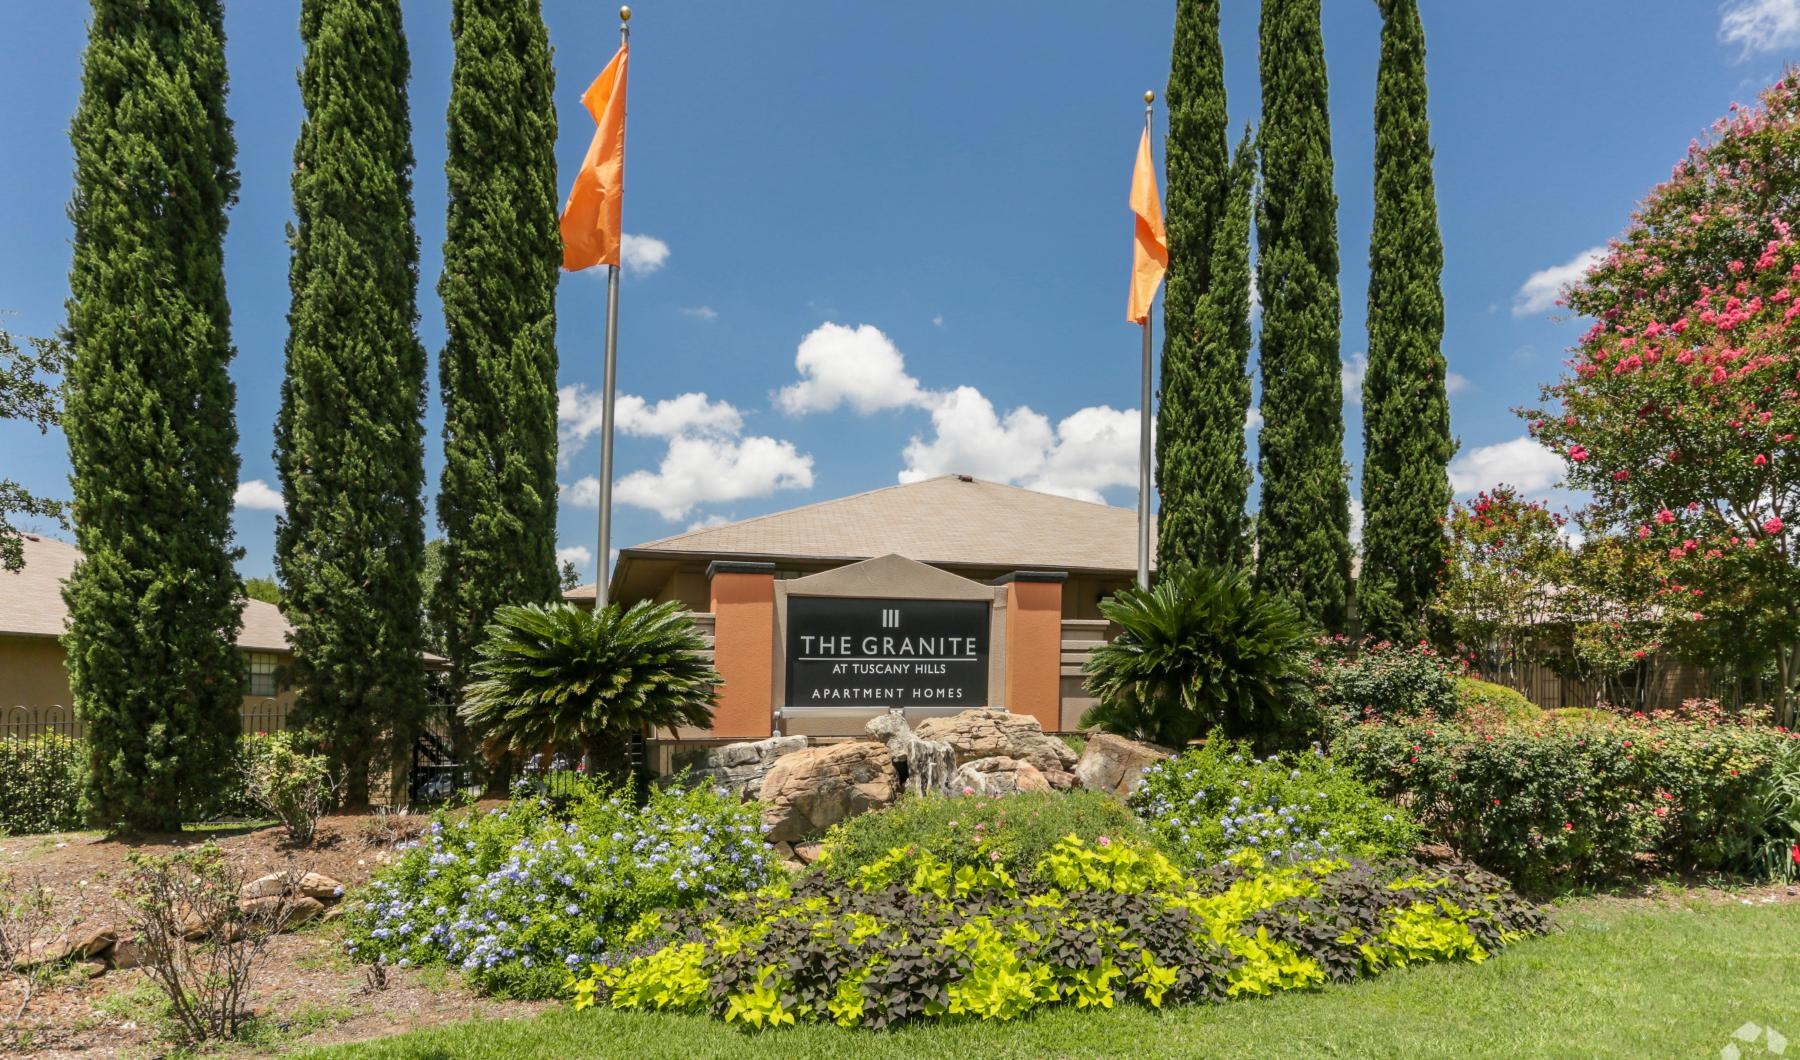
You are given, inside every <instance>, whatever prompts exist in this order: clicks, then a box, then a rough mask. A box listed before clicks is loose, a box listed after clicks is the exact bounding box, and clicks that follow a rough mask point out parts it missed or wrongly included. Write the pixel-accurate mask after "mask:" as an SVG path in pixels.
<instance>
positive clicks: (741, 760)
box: [659, 736, 806, 798]
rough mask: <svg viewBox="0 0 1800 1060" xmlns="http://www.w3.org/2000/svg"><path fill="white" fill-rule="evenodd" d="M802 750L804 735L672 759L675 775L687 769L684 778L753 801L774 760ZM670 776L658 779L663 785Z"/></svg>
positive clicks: (687, 753) (692, 752)
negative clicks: (714, 786)
mask: <svg viewBox="0 0 1800 1060" xmlns="http://www.w3.org/2000/svg"><path fill="white" fill-rule="evenodd" d="M804 750H806V737H804V736H771V737H769V738H768V739H766V740H757V741H755V742H753V743H728V744H725V745H724V746H722V747H701V748H695V749H693V750H688V751H683V752H681V753H680V754H677V755H676V756H675V762H674V766H675V772H677V773H679V772H680V771H681V770H682V769H687V770H689V773H688V776H689V777H691V778H692V779H694V780H696V781H706V782H710V783H713V784H718V785H721V786H723V787H726V788H729V789H730V790H731V791H732V792H733V793H734V794H736V795H739V796H742V797H744V798H754V797H755V796H756V793H757V792H758V791H761V790H762V783H763V779H764V778H766V777H767V776H768V775H769V770H770V769H771V768H772V767H773V766H774V765H775V763H776V761H777V760H778V759H780V758H782V757H783V756H784V755H790V754H793V753H794V752H795V751H804ZM671 779H673V778H672V776H671V777H663V778H659V782H662V783H667V782H668V781H669V780H671Z"/></svg>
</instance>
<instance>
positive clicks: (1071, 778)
mask: <svg viewBox="0 0 1800 1060" xmlns="http://www.w3.org/2000/svg"><path fill="white" fill-rule="evenodd" d="M1042 772H1043V774H1044V779H1045V780H1048V781H1049V782H1050V787H1051V789H1052V790H1055V791H1068V790H1069V789H1071V788H1078V787H1080V786H1081V778H1079V777H1077V776H1076V775H1075V774H1073V773H1070V772H1068V771H1067V770H1062V769H1045V770H1042Z"/></svg>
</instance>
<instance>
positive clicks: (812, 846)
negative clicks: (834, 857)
mask: <svg viewBox="0 0 1800 1060" xmlns="http://www.w3.org/2000/svg"><path fill="white" fill-rule="evenodd" d="M824 856H825V848H824V847H823V846H821V845H820V844H818V843H795V844H794V858H795V859H796V860H798V861H799V862H800V863H801V864H802V865H811V864H812V863H813V862H815V861H817V860H819V859H820V858H822V857H824Z"/></svg>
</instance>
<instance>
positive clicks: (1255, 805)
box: [1131, 733, 1419, 869]
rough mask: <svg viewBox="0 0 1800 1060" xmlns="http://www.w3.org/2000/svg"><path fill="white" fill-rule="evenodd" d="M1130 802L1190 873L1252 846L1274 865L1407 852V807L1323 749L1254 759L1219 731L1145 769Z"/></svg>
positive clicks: (1413, 835)
mask: <svg viewBox="0 0 1800 1060" xmlns="http://www.w3.org/2000/svg"><path fill="white" fill-rule="evenodd" d="M1131 805H1132V807H1133V808H1135V809H1136V810H1137V812H1138V814H1139V815H1140V816H1141V817H1142V818H1143V819H1144V821H1145V823H1146V827H1148V828H1149V829H1150V831H1151V833H1152V834H1153V835H1154V836H1155V837H1156V841H1157V843H1158V845H1159V846H1160V847H1161V848H1162V849H1163V850H1164V851H1166V852H1168V854H1169V855H1170V857H1172V858H1173V859H1174V860H1175V862H1176V863H1177V864H1178V865H1180V866H1182V867H1183V868H1186V869H1205V868H1209V867H1211V866H1214V865H1218V864H1220V863H1221V862H1225V861H1229V860H1230V859H1232V858H1234V857H1237V856H1238V855H1240V854H1243V853H1246V852H1254V853H1256V854H1257V855H1259V856H1260V857H1262V858H1264V859H1266V860H1267V861H1268V862H1269V863H1270V864H1273V865H1291V864H1299V863H1301V862H1307V861H1312V860H1315V859H1318V858H1336V857H1352V858H1363V859H1374V860H1379V859H1382V858H1391V857H1399V856H1402V855H1405V854H1407V853H1408V852H1410V851H1411V850H1412V848H1413V845H1414V844H1415V843H1416V842H1417V841H1418V836H1419V832H1418V829H1417V827H1416V826H1415V825H1414V823H1413V821H1412V819H1411V817H1410V816H1409V815H1408V814H1407V812H1406V811H1405V810H1403V809H1401V808H1400V807H1398V806H1396V805H1394V804H1393V803H1391V802H1388V801H1387V800H1385V799H1383V798H1382V797H1381V796H1380V795H1378V794H1377V793H1376V792H1375V790H1374V789H1373V788H1372V787H1370V785H1369V784H1368V783H1367V782H1365V781H1364V780H1363V779H1362V778H1361V777H1359V776H1358V775H1357V774H1356V773H1354V772H1352V771H1351V770H1349V769H1345V768H1341V767H1340V766H1339V764H1338V763H1337V762H1336V761H1335V760H1334V759H1332V758H1331V757H1329V756H1327V755H1325V754H1324V753H1323V752H1322V751H1320V750H1319V749H1318V748H1316V747H1315V748H1313V749H1312V750H1310V751H1301V752H1294V753H1288V754H1282V755H1269V756H1268V757H1266V758H1258V757H1257V756H1256V755H1255V754H1254V753H1252V751H1251V750H1250V746H1249V745H1248V744H1247V743H1243V742H1238V741H1232V740H1227V739H1225V738H1224V737H1222V736H1220V735H1219V734H1217V733H1214V734H1213V736H1212V737H1211V738H1210V739H1208V740H1207V742H1206V743H1205V744H1204V745H1202V746H1199V747H1195V748H1191V749H1189V750H1187V751H1185V752H1183V753H1182V754H1180V755H1177V756H1176V757H1174V758H1170V759H1166V760H1164V761H1162V762H1158V763H1156V764H1155V765H1153V766H1151V767H1150V768H1149V769H1147V770H1145V771H1144V778H1143V784H1142V785H1141V786H1139V788H1138V789H1137V790H1136V791H1135V792H1133V793H1132V795H1131Z"/></svg>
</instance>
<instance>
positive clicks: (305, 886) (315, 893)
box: [238, 872, 344, 902]
mask: <svg viewBox="0 0 1800 1060" xmlns="http://www.w3.org/2000/svg"><path fill="white" fill-rule="evenodd" d="M284 894H298V895H304V896H306V897H307V898H317V899H318V900H319V901H321V902H335V901H337V900H338V899H339V898H342V897H343V896H344V885H343V884H341V883H339V882H338V881H336V880H334V879H332V878H331V877H330V876H326V875H325V874H323V873H318V872H309V873H306V874H305V875H303V876H300V877H299V878H295V877H294V875H293V874H292V873H287V872H271V873H269V874H268V875H267V876H259V877H257V878H256V879H254V880H251V881H250V882H249V883H246V884H244V886H243V887H242V888H240V889H239V890H238V897H239V898H243V899H246V900H249V899H256V898H279V897H281V896H282V895H284Z"/></svg>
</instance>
